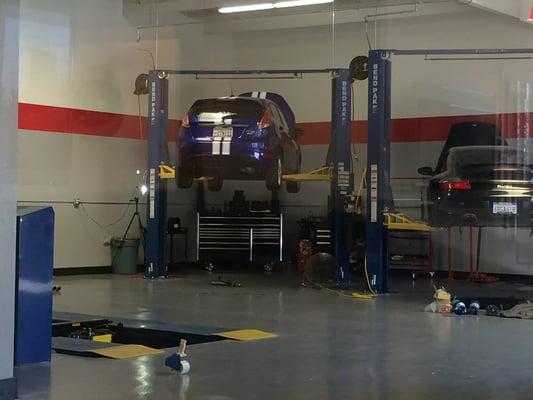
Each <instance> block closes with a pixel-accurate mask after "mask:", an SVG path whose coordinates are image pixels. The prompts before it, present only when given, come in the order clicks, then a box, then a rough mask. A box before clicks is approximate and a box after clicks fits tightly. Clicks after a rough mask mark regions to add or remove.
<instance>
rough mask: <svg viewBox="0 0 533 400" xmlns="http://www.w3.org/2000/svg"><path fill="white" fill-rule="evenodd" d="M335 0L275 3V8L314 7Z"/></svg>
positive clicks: (298, 0) (299, 0) (293, 0)
mask: <svg viewBox="0 0 533 400" xmlns="http://www.w3.org/2000/svg"><path fill="white" fill-rule="evenodd" d="M333 1H334V0H292V1H278V2H277V3H274V8H288V7H302V6H312V5H315V4H328V3H333Z"/></svg>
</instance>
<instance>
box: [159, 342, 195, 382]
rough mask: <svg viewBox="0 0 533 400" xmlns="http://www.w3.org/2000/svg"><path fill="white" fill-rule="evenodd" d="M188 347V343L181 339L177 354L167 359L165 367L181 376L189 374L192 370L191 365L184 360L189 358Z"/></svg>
mask: <svg viewBox="0 0 533 400" xmlns="http://www.w3.org/2000/svg"><path fill="white" fill-rule="evenodd" d="M186 347H187V341H186V340H185V339H181V340H180V346H179V348H178V351H177V353H174V354H172V355H171V356H170V357H167V358H166V359H165V365H166V366H167V367H169V368H170V369H172V370H173V371H176V372H178V373H180V374H181V375H185V374H188V373H189V371H190V370H191V364H189V362H188V361H186V360H184V358H185V357H187V354H185V348H186Z"/></svg>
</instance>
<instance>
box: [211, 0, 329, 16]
mask: <svg viewBox="0 0 533 400" xmlns="http://www.w3.org/2000/svg"><path fill="white" fill-rule="evenodd" d="M334 1H335V0H290V1H278V2H275V3H257V4H248V5H242V6H230V7H221V8H219V9H218V12H219V13H221V14H232V13H239V12H250V11H264V10H273V9H276V8H289V7H302V6H312V5H317V4H328V3H333V2H334Z"/></svg>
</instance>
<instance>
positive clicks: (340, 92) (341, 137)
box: [145, 68, 352, 287]
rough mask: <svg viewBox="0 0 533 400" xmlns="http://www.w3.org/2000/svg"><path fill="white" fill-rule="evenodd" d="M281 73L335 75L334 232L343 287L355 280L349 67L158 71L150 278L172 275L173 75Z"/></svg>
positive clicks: (153, 100)
mask: <svg viewBox="0 0 533 400" xmlns="http://www.w3.org/2000/svg"><path fill="white" fill-rule="evenodd" d="M262 74H267V75H275V74H277V75H280V74H282V75H283V74H292V75H295V76H297V75H301V74H332V75H333V79H332V115H331V123H332V135H331V140H332V146H333V149H334V151H333V158H334V160H333V164H334V179H333V182H332V187H331V189H332V191H331V197H332V198H331V199H330V204H331V210H330V211H331V214H332V225H333V226H332V232H333V237H334V239H335V255H336V257H337V259H338V262H339V268H340V276H341V285H342V286H345V287H346V286H348V285H349V284H350V282H351V277H350V268H349V267H350V266H349V252H348V247H347V243H346V238H345V218H344V203H345V196H346V195H349V194H351V191H352V187H351V179H350V173H351V167H352V165H351V163H352V153H351V136H352V135H351V131H352V114H351V110H352V107H351V91H350V86H351V84H352V81H351V79H350V73H349V70H348V69H331V68H329V69H279V70H233V71H228V70H211V71H205V70H204V71H198V70H154V71H150V73H149V79H148V89H149V93H148V95H149V101H148V188H149V195H148V218H147V221H148V222H147V226H148V228H147V237H146V266H145V268H146V269H145V276H146V277H147V278H150V279H157V278H161V277H165V276H166V275H167V263H166V252H165V247H166V246H165V244H166V240H165V225H166V224H165V221H166V209H167V193H166V189H167V188H166V181H165V180H162V179H160V177H159V166H160V165H162V164H165V165H168V161H169V160H167V157H166V154H167V151H166V150H167V149H166V148H165V146H167V142H168V136H167V132H168V100H169V99H168V77H169V76H171V75H189V76H196V77H198V76H202V75H227V76H235V75H262Z"/></svg>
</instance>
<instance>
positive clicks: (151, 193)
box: [145, 71, 168, 279]
mask: <svg viewBox="0 0 533 400" xmlns="http://www.w3.org/2000/svg"><path fill="white" fill-rule="evenodd" d="M148 90H149V92H148V96H149V97H148V182H147V183H148V210H147V211H148V213H147V225H148V226H147V235H146V255H145V259H146V266H145V276H146V278H150V279H157V278H160V277H164V276H166V275H167V262H166V254H165V252H166V251H165V250H166V246H165V222H166V210H167V193H166V191H167V187H166V181H165V180H164V179H160V177H159V166H160V165H161V164H167V161H168V160H167V159H166V158H167V156H166V154H167V152H168V150H167V146H168V77H167V74H166V73H165V72H161V71H150V74H149V78H148Z"/></svg>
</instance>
